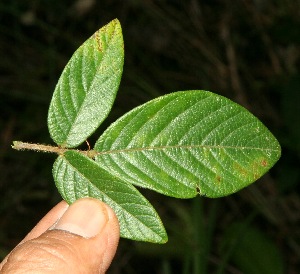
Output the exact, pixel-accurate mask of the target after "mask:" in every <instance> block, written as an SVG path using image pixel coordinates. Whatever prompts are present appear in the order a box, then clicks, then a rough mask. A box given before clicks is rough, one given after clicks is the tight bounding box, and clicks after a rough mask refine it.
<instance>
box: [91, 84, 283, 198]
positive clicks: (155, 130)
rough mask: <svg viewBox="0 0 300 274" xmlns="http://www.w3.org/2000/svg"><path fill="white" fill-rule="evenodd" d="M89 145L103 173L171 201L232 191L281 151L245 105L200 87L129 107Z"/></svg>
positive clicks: (266, 166)
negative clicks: (166, 197)
mask: <svg viewBox="0 0 300 274" xmlns="http://www.w3.org/2000/svg"><path fill="white" fill-rule="evenodd" d="M95 150H96V151H97V152H98V154H97V156H96V158H95V160H96V162H97V163H98V164H99V166H101V167H103V168H104V169H106V170H107V171H108V172H110V173H112V174H114V175H115V176H117V177H120V178H122V179H124V180H126V181H128V182H131V183H133V184H135V185H138V186H141V187H146V188H149V189H153V190H155V191H158V192H160V193H163V194H165V195H170V196H174V197H178V198H191V197H194V196H196V195H197V193H199V194H200V195H205V196H208V197H220V196H225V195H228V194H231V193H234V192H236V191H238V190H239V189H241V188H243V187H245V186H247V185H249V184H251V183H252V182H254V181H255V180H257V179H258V178H259V177H261V176H262V175H263V174H264V173H266V172H267V171H268V170H269V169H270V168H271V167H272V166H273V165H274V163H275V162H276V161H277V160H278V158H279V157H280V153H281V150H280V145H279V143H278V141H277V140H276V139H275V137H274V136H273V135H272V134H271V133H270V131H269V130H268V129H267V128H266V127H265V126H264V125H263V124H262V123H261V122H260V121H259V120H258V119H257V118H256V117H254V116H253V115H252V114H251V113H250V112H248V111H247V110H246V109H245V108H243V107H241V106H240V105H238V104H236V103H234V102H232V101H230V100H229V99H226V98H224V97H222V96H219V95H216V94H213V93H211V92H207V91H199V90H196V91H185V92H176V93H172V94H169V95H166V96H162V97H159V98H157V99H154V100H152V101H150V102H148V103H146V104H144V105H142V106H139V107H137V108H135V109H133V110H132V111H130V112H129V113H127V114H125V115H124V116H123V117H121V118H120V119H119V120H117V121H116V122H115V123H113V124H112V125H111V126H110V127H109V128H108V129H107V130H106V131H105V132H104V134H103V135H102V136H101V137H100V138H99V139H98V141H97V143H96V145H95Z"/></svg>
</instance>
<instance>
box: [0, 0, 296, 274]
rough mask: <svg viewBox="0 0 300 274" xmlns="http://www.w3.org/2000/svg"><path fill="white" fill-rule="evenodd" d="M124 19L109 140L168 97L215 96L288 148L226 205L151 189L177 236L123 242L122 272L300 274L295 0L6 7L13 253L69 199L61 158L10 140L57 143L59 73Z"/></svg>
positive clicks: (5, 119)
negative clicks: (60, 177) (58, 182)
mask: <svg viewBox="0 0 300 274" xmlns="http://www.w3.org/2000/svg"><path fill="white" fill-rule="evenodd" d="M114 18H118V19H119V20H120V21H121V24H122V27H123V34H124V40H125V67H124V74H123V78H122V82H121V87H120V91H119V94H118V96H117V100H116V103H115V107H114V109H113V112H112V113H111V115H110V116H109V118H108V120H107V122H106V123H105V124H104V125H103V127H102V128H101V129H100V131H101V130H103V129H104V128H105V127H106V126H107V125H109V124H110V123H111V122H112V121H114V120H115V119H116V118H117V117H119V116H120V115H121V114H122V113H124V112H125V111H127V110H129V109H131V108H133V107H135V106H137V105H139V104H141V103H144V102H146V101H148V100H150V99H152V98H154V97H157V96H159V95H162V94H165V93H169V92H172V91H178V90H188V89H206V90H210V91H213V92H216V93H218V94H221V95H224V96H226V97H228V98H230V99H232V100H234V101H236V102H238V103H240V104H241V105H243V106H245V107H246V108H247V109H249V110H250V111H251V112H252V113H253V114H255V115H256V116H257V117H259V118H260V119H261V120H262V121H263V122H264V123H265V125H266V126H267V127H268V128H269V129H270V130H271V131H272V132H273V133H274V135H275V136H276V137H277V138H278V139H279V141H280V143H281V145H282V149H283V151H282V158H281V159H280V160H279V162H278V163H277V164H276V166H275V167H274V168H273V169H272V170H271V171H270V172H269V173H268V174H266V175H265V176H264V177H263V178H261V179H260V180H259V181H258V182H257V183H255V184H254V185H252V186H250V187H248V188H246V189H244V190H242V191H240V192H239V193H237V194H234V195H231V196H229V197H226V198H221V199H216V200H210V199H207V198H200V197H198V198H196V199H192V200H176V199H172V198H168V197H164V196H162V195H159V194H156V193H153V192H150V191H143V192H144V194H145V195H146V197H148V198H149V200H150V201H151V202H152V203H153V204H154V206H155V207H156V209H157V210H158V212H159V213H160V215H161V217H162V220H163V222H164V223H165V225H166V228H167V231H168V233H169V236H170V241H169V243H167V244H166V245H154V244H147V243H137V242H132V241H128V240H124V239H122V240H121V242H120V246H119V249H118V253H117V256H116V258H115V260H114V262H113V264H112V266H111V268H110V270H109V273H258V274H259V273H264V274H265V273H272V274H274V273H275V274H276V273H299V272H298V271H299V269H300V195H299V179H300V170H299V158H300V126H299V119H300V107H299V105H300V66H299V65H300V21H299V20H300V19H299V18H300V2H299V1H294V0H276V1H268V0H266V1H265V0H252V1H251V0H241V1H225V0H223V1H217V0H212V1H200V0H198V1H197V0H187V1H179V0H164V1H154V0H152V1H151V0H145V1H139V0H128V1H121V0H119V1H117V0H102V1H96V0H77V1H60V0H52V1H47V0H28V1H21V0H19V1H18V0H10V1H1V3H0V20H1V24H0V34H1V39H0V50H1V58H0V72H1V73H0V110H1V116H0V174H1V176H0V193H1V200H0V201H1V202H0V257H1V258H3V257H4V256H5V255H6V254H7V253H8V252H9V251H10V250H11V249H12V248H13V247H14V246H15V245H16V244H17V243H18V242H19V241H20V240H21V239H22V238H23V237H24V236H25V235H26V233H27V232H28V231H29V230H30V229H31V228H32V227H33V226H34V225H35V224H36V222H37V221H38V220H39V219H40V218H41V217H42V216H43V215H44V214H45V213H46V212H47V211H48V210H50V208H52V206H54V205H55V204H56V203H57V202H58V201H60V197H59V195H58V193H57V191H56V189H55V187H54V183H53V179H52V175H51V167H52V164H53V161H54V159H55V156H54V155H50V154H40V153H34V152H17V151H13V150H12V149H11V143H12V141H13V140H23V141H28V142H38V143H52V142H51V140H50V137H49V134H48V130H47V124H46V120H47V119H46V117H47V111H48V106H49V103H50V99H51V96H52V92H53V90H54V87H55V84H56V82H57V80H58V78H59V76H60V73H61V72H62V70H63V68H64V66H65V64H66V62H67V61H68V60H69V58H70V57H71V55H72V53H73V52H74V51H75V50H76V49H77V47H78V46H79V45H81V44H82V43H83V42H84V41H85V40H86V39H87V38H88V37H89V36H90V35H91V34H92V33H94V32H95V31H96V30H97V29H99V28H100V27H102V26H103V25H104V24H106V23H107V22H109V21H110V20H112V19H114ZM98 135H99V132H98V133H96V135H95V136H98ZM91 139H92V140H89V141H90V143H93V142H94V140H93V138H91Z"/></svg>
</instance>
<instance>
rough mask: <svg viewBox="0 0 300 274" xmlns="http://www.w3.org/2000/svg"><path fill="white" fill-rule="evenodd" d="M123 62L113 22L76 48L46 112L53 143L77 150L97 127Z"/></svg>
mask: <svg viewBox="0 0 300 274" xmlns="http://www.w3.org/2000/svg"><path fill="white" fill-rule="evenodd" d="M123 63H124V45H123V38H122V30H121V25H120V23H119V21H118V20H117V19H115V20H113V21H111V22H110V23H109V24H107V25H106V26H104V27H103V28H101V29H100V30H99V31H97V32H96V33H95V34H94V35H93V36H91V37H90V38H89V39H88V40H87V41H86V42H85V43H84V44H83V45H81V46H80V47H79V49H78V50H77V51H76V52H75V53H74V55H73V56H72V58H71V59H70V61H69V62H68V64H67V65H66V67H65V69H64V71H63V73H62V75H61V77H60V79H59V81H58V83H57V86H56V88H55V91H54V94H53V97H52V101H51V104H50V107H49V112H48V128H49V132H50V135H51V137H52V139H53V140H54V142H55V143H57V144H58V145H60V146H62V147H68V148H71V147H76V146H78V145H79V144H81V143H82V142H84V141H85V140H86V139H87V138H88V137H89V136H90V135H91V134H92V133H93V132H94V131H95V130H96V129H97V128H98V127H99V125H100V124H101V123H102V121H103V120H104V119H105V118H106V116H107V115H108V113H109V111H110V109H111V107H112V104H113V102H114V100H115V96H116V92H117V90H118V87H119V84H120V80H121V75H122V70H123Z"/></svg>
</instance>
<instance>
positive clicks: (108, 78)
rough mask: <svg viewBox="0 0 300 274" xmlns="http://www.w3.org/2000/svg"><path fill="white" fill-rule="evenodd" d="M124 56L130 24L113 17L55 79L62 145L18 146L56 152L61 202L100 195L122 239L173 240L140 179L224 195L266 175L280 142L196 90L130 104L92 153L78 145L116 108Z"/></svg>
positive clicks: (173, 192)
mask: <svg viewBox="0 0 300 274" xmlns="http://www.w3.org/2000/svg"><path fill="white" fill-rule="evenodd" d="M123 62H124V45H123V38H122V31H121V26H120V23H119V21H118V20H117V19H115V20H113V21H111V22H110V23H109V24H107V25H106V26H104V27H103V28H101V29H100V30H99V31H97V32H96V33H95V34H94V35H93V36H92V37H90V38H89V39H88V40H87V41H86V42H85V43H84V44H83V45H82V46H81V47H79V49H78V50H77V51H76V52H75V53H74V55H73V56H72V58H71V59H70V61H69V62H68V64H67V65H66V67H65V69H64V71H63V72H62V75H61V77H60V79H59V81H58V83H57V86H56V88H55V91H54V94H53V97H52V101H51V103H50V107H49V112H48V128H49V132H50V135H51V137H52V139H53V141H54V142H55V143H56V144H57V145H58V146H57V147H54V146H48V145H38V144H28V143H24V142H19V141H16V142H14V146H13V148H15V149H19V150H22V149H32V150H37V151H45V152H53V153H57V154H58V155H59V156H58V158H57V159H56V161H55V163H54V166H53V177H54V181H55V183H56V186H57V188H58V190H59V192H60V194H61V195H62V197H63V199H65V200H66V201H67V202H68V203H73V202H74V201H75V200H77V199H79V198H82V197H93V198H97V199H100V200H101V201H103V202H105V203H107V204H108V205H109V206H110V207H111V208H112V209H113V210H114V211H115V213H116V215H117V216H118V219H119V222H120V229H121V236H122V237H125V238H129V239H133V240H139V241H149V242H155V243H165V242H166V241H167V239H168V237H167V234H166V231H165V229H164V226H163V224H162V222H161V220H160V218H159V216H158V214H157V212H156V211H155V209H154V208H153V207H152V205H151V204H150V203H149V202H148V201H147V199H146V198H145V197H144V196H142V195H141V194H140V192H139V191H138V190H137V189H136V188H135V187H134V186H133V185H135V186H139V187H143V188H147V189H151V190H154V191H157V192H159V193H162V194H164V195H168V196H172V197H176V198H192V197H195V196H196V195H198V194H199V195H202V196H206V197H211V198H216V197H221V196H226V195H229V194H232V193H234V192H236V191H238V190H240V189H242V188H244V187H246V186H248V185H249V184H251V183H252V182H254V181H255V180H257V179H258V178H260V177H261V176H262V175H263V174H265V173H266V172H267V171H268V170H269V169H270V168H271V167H272V166H273V165H274V164H275V163H276V161H277V160H278V159H279V157H280V154H281V149H280V145H279V143H278V141H277V140H276V138H275V137H274V136H273V135H272V134H271V132H270V131H269V130H268V129H267V128H266V127H265V126H264V125H263V124H262V123H261V122H260V121H259V120H258V119H257V118H256V117H255V116H253V115H252V114H251V113H250V112H248V111H247V110H246V109H245V108H243V107H242V106H240V105H238V104H236V103H234V102H232V101H230V100H229V99H227V98H224V97H222V96H219V95H217V94H214V93H211V92H208V91H203V90H190V91H180V92H174V93H170V94H168V95H165V96H162V97H159V98H156V99H154V100H152V101H149V102H147V103H145V104H143V105H141V106H139V107H137V108H135V109H133V110H131V111H130V112H128V113H127V114H125V115H124V116H122V117H121V118H119V119H118V120H117V121H116V122H114V123H113V124H111V125H110V126H109V127H108V128H107V129H106V131H105V132H104V133H103V134H102V135H101V136H100V137H99V139H98V140H97V142H96V144H95V146H94V148H93V149H92V150H88V151H80V150H77V149H76V147H78V146H79V145H80V144H82V143H84V142H85V141H86V140H87V138H88V137H89V136H91V134H93V133H94V132H95V130H96V129H97V128H98V127H99V126H100V124H101V123H102V122H103V121H104V119H105V118H106V117H107V115H108V114H109V112H110V110H111V108H112V105H113V102H114V100H115V97H116V93H117V91H118V88H119V84H120V81H121V76H122V71H123Z"/></svg>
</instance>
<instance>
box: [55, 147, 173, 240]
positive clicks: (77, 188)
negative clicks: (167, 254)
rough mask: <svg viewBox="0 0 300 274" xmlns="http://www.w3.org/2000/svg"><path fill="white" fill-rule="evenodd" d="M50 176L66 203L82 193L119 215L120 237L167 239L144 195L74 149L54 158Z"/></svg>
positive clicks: (158, 219)
mask: <svg viewBox="0 0 300 274" xmlns="http://www.w3.org/2000/svg"><path fill="white" fill-rule="evenodd" d="M53 177H54V180H55V183H56V186H57V188H58V190H59V192H60V194H61V195H62V197H63V198H64V199H65V200H66V201H67V202H68V203H73V202H74V201H75V200H77V199H79V198H82V197H93V198H97V199H99V200H101V201H103V202H105V203H106V204H108V205H109V206H110V207H111V208H112V209H113V210H114V212H115V213H116V215H117V217H118V219H119V223H120V230H121V236H122V237H124V238H129V239H132V240H138V241H149V242H154V243H165V242H166V241H167V234H166V231H165V229H164V227H163V224H162V222H161V220H160V218H159V216H158V214H157V213H156V211H155V210H154V208H153V207H152V205H151V204H150V203H149V202H148V201H147V200H146V199H145V197H143V196H142V195H141V194H140V193H139V192H138V190H137V189H136V188H135V187H133V186H132V185H131V184H129V183H126V182H123V181H121V180H120V179H118V178H116V177H114V176H112V175H111V174H109V173H108V172H106V171H105V170H103V169H102V168H100V167H99V166H98V165H97V164H96V163H95V162H94V161H93V160H91V159H90V158H88V157H86V156H84V155H82V154H80V153H79V152H76V151H71V150H69V151H66V152H65V153H64V154H63V155H61V156H59V157H58V158H57V160H56V161H55V163H54V166H53Z"/></svg>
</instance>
